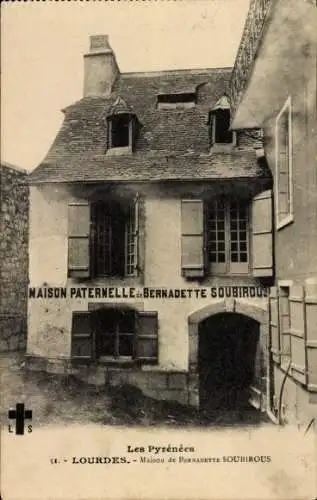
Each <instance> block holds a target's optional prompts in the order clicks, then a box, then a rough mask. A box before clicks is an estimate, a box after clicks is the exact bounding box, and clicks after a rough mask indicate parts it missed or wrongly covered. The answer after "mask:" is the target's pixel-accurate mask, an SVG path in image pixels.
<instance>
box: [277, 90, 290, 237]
mask: <svg viewBox="0 0 317 500" xmlns="http://www.w3.org/2000/svg"><path fill="white" fill-rule="evenodd" d="M275 141H276V149H275V151H276V160H275V161H276V179H275V198H276V218H277V229H280V228H282V227H283V226H285V225H286V224H289V223H290V222H292V220H293V218H294V214H293V192H292V190H293V179H292V113H291V98H290V97H289V98H288V99H287V101H286V102H285V104H284V106H283V107H282V109H281V111H280V112H279V114H278V115H277V118H276V126H275Z"/></svg>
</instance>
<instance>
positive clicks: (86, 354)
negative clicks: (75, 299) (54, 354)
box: [71, 311, 94, 361]
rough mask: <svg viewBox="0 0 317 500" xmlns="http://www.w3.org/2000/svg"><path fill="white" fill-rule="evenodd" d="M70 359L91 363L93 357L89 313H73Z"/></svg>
mask: <svg viewBox="0 0 317 500" xmlns="http://www.w3.org/2000/svg"><path fill="white" fill-rule="evenodd" d="M71 335H72V341H71V342H72V343H71V357H72V359H73V360H75V361H91V360H92V359H93V357H94V347H93V334H92V329H91V322H90V313H89V312H87V311H85V312H81V311H80V312H73V317H72V333H71Z"/></svg>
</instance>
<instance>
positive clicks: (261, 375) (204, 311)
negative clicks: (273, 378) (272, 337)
mask: <svg viewBox="0 0 317 500" xmlns="http://www.w3.org/2000/svg"><path fill="white" fill-rule="evenodd" d="M220 313H237V314H242V315H243V316H247V317H249V318H252V319H254V320H255V321H257V322H258V323H259V329H260V331H259V342H258V345H257V350H256V362H255V365H256V366H255V371H256V377H257V379H258V385H259V387H253V386H252V387H251V392H252V398H254V401H252V404H253V405H254V406H255V407H257V408H259V409H261V410H264V409H265V407H266V393H267V376H268V369H269V349H268V347H269V344H268V341H269V315H268V311H267V310H266V309H264V308H262V307H260V306H259V305H256V304H254V303H251V302H250V301H248V302H247V301H242V300H239V299H234V298H230V299H225V300H219V301H215V302H212V303H211V304H208V305H206V306H204V307H202V308H201V309H198V310H197V311H194V312H193V313H191V314H189V316H188V333H189V355H188V369H189V374H190V376H189V387H188V390H189V401H190V403H191V405H193V406H196V407H199V373H198V334H199V324H200V323H201V322H202V321H203V320H205V319H207V318H209V317H210V316H214V315H216V314H220Z"/></svg>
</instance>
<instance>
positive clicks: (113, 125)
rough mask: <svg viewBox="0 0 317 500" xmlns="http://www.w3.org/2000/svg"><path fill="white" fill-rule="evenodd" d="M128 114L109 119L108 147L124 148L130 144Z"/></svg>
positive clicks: (129, 120)
mask: <svg viewBox="0 0 317 500" xmlns="http://www.w3.org/2000/svg"><path fill="white" fill-rule="evenodd" d="M130 127H131V118H130V116H122V115H121V116H114V117H112V118H111V120H110V121H109V129H110V137H109V147H110V148H124V147H128V146H130Z"/></svg>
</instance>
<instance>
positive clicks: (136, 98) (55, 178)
mask: <svg viewBox="0 0 317 500" xmlns="http://www.w3.org/2000/svg"><path fill="white" fill-rule="evenodd" d="M230 75H231V69H230V68H223V69H210V70H180V71H166V72H153V73H125V74H121V75H120V76H119V78H118V80H117V81H116V83H115V85H114V88H113V92H112V95H111V96H110V98H105V97H85V98H83V99H81V100H80V101H78V102H76V103H75V104H73V105H71V106H69V107H67V108H66V109H65V110H64V112H65V119H64V122H63V125H62V127H61V129H60V131H59V133H58V134H57V137H56V139H55V141H54V143H53V144H52V146H51V148H50V150H49V152H48V154H47V156H46V158H45V159H44V160H43V162H42V163H41V164H40V165H39V166H38V167H37V168H36V169H35V170H34V171H33V172H32V173H31V174H30V176H29V179H30V182H34V183H35V182H36V183H38V182H68V181H84V180H86V181H96V180H103V181H105V180H111V181H112V180H113V181H115V180H117V181H123V180H134V179H135V180H160V179H162V180H163V179H164V180H166V179H190V178H192V179H207V178H219V177H226V178H231V177H238V176H245V177H250V176H257V175H259V172H258V170H257V169H258V167H257V165H256V161H255V155H254V154H252V153H250V152H249V153H246V152H243V153H242V152H236V153H232V154H220V153H219V154H216V153H215V154H213V155H209V154H208V153H209V147H210V145H209V130H208V126H207V121H208V114H209V111H210V110H211V109H212V108H213V106H214V105H215V104H216V103H217V101H218V100H219V99H220V98H221V97H222V96H223V94H224V93H225V92H226V91H227V89H228V84H229V80H230ZM193 88H195V89H196V91H197V104H196V106H195V107H193V108H190V109H168V110H166V109H157V107H156V104H157V95H158V94H161V93H177V92H180V91H183V92H188V91H189V90H188V89H193ZM190 91H192V90H190ZM118 97H120V101H119V102H121V99H122V100H123V102H124V103H125V104H126V105H127V106H128V107H129V109H130V110H131V112H132V113H134V114H135V115H136V116H137V119H138V122H139V124H140V129H139V132H138V136H137V138H136V144H135V153H133V154H132V155H131V156H128V155H126V156H110V155H106V143H107V141H106V138H107V116H109V114H110V113H111V109H112V107H113V105H114V104H115V103H116V101H117V99H118ZM117 102H118V101H117Z"/></svg>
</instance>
